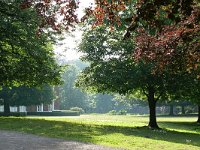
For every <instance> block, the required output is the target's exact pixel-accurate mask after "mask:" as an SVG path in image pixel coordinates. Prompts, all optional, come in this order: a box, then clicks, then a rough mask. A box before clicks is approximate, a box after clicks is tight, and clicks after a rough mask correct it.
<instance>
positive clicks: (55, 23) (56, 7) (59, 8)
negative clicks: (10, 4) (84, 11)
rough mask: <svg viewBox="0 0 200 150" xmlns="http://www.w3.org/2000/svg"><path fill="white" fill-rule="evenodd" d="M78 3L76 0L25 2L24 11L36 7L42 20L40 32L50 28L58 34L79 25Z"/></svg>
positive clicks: (27, 0)
mask: <svg viewBox="0 0 200 150" xmlns="http://www.w3.org/2000/svg"><path fill="white" fill-rule="evenodd" d="M78 4H79V2H78V1H75V0H25V1H24V2H23V3H22V4H21V8H22V9H27V8H30V7H34V8H35V9H36V12H37V14H38V16H40V17H41V18H42V22H41V23H40V26H39V32H42V30H43V29H44V28H47V27H50V28H52V29H53V30H55V31H57V32H61V30H62V29H65V30H70V29H71V28H72V27H74V25H75V23H78V17H77V14H76V9H77V8H78Z"/></svg>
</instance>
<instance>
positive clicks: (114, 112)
mask: <svg viewBox="0 0 200 150" xmlns="http://www.w3.org/2000/svg"><path fill="white" fill-rule="evenodd" d="M108 114H110V115H117V111H116V110H111V111H109V112H108Z"/></svg>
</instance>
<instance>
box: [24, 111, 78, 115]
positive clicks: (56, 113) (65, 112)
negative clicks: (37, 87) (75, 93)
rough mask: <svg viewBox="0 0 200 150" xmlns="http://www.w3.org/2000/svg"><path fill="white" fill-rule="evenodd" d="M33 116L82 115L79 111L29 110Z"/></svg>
mask: <svg viewBox="0 0 200 150" xmlns="http://www.w3.org/2000/svg"><path fill="white" fill-rule="evenodd" d="M27 115H31V116H80V113H79V112H78V111H70V110H68V111H53V112H27Z"/></svg>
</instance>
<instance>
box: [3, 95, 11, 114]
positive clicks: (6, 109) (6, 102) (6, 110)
mask: <svg viewBox="0 0 200 150" xmlns="http://www.w3.org/2000/svg"><path fill="white" fill-rule="evenodd" d="M4 114H5V116H9V115H10V103H9V99H4Z"/></svg>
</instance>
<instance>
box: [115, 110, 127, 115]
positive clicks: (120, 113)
mask: <svg viewBox="0 0 200 150" xmlns="http://www.w3.org/2000/svg"><path fill="white" fill-rule="evenodd" d="M126 114H127V111H126V110H120V111H119V112H118V113H117V115H126Z"/></svg>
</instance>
